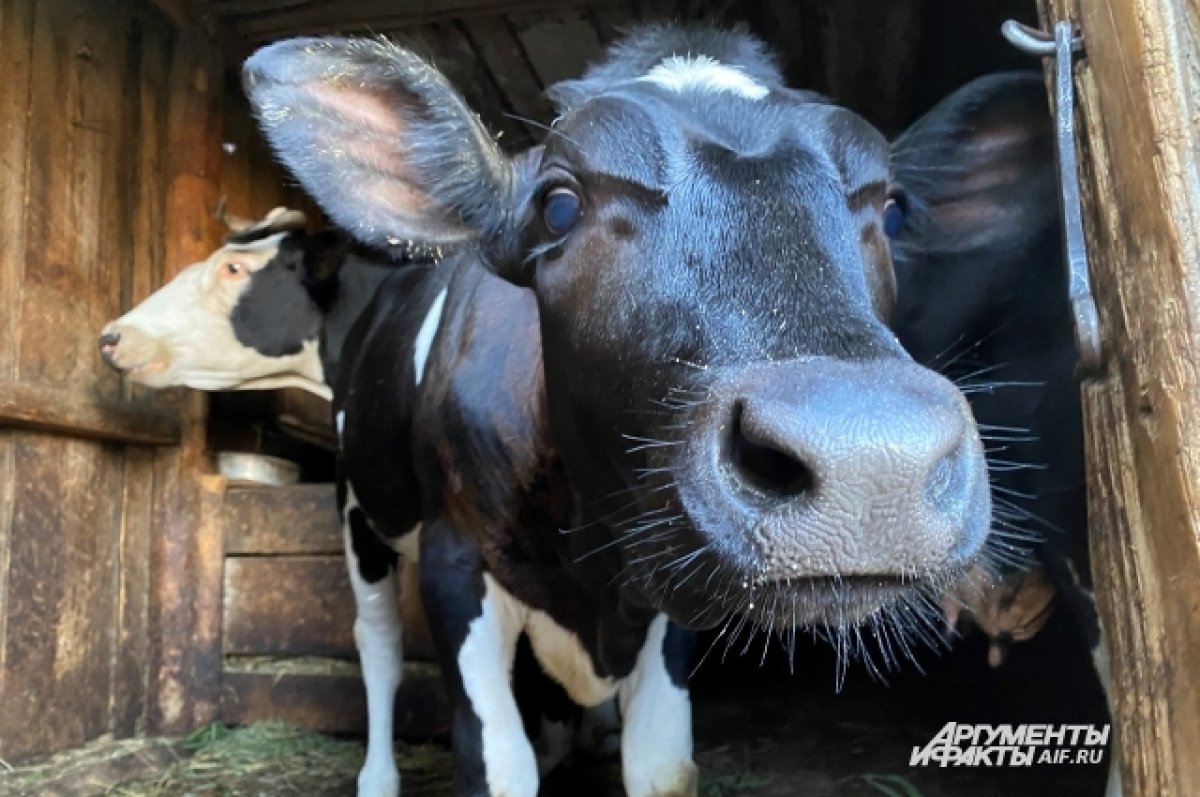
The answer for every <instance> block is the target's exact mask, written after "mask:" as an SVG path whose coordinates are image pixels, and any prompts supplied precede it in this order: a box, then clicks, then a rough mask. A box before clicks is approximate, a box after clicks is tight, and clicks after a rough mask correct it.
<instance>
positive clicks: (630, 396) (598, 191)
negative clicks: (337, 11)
mask: <svg viewBox="0 0 1200 797" xmlns="http://www.w3.org/2000/svg"><path fill="white" fill-rule="evenodd" d="M245 82H246V87H247V90H248V92H249V94H250V98H251V100H252V103H253V105H254V107H255V109H256V113H257V115H258V118H259V120H260V123H261V124H262V126H263V129H264V130H265V132H266V134H267V136H268V138H269V140H270V141H271V143H272V144H273V146H274V147H275V149H276V150H277V152H278V153H279V154H280V156H281V157H282V159H283V160H284V161H285V162H286V163H287V165H288V166H289V167H290V168H291V169H292V171H293V172H294V173H295V174H296V176H297V177H298V178H299V179H300V181H301V182H302V183H303V184H304V185H305V186H306V187H307V188H308V190H309V191H310V192H311V193H312V195H313V196H314V197H316V198H317V200H318V201H319V202H321V204H322V205H323V207H324V208H325V209H326V211H327V212H328V213H329V214H330V215H331V216H332V217H333V218H334V219H335V220H336V221H337V222H338V223H339V224H340V225H342V226H343V227H345V228H346V229H348V230H350V231H352V232H353V233H354V234H355V235H357V236H358V237H360V238H361V239H362V240H364V241H366V242H368V243H375V244H384V243H386V242H387V241H388V240H389V239H394V238H402V239H403V238H418V239H426V240H430V241H431V242H433V243H437V244H444V245H456V244H457V245H466V246H468V247H471V248H473V250H474V251H475V252H477V253H478V256H479V257H480V258H481V259H482V261H483V262H484V263H485V264H486V265H487V266H488V267H489V268H491V269H492V270H494V271H495V272H496V273H498V274H499V275H501V276H502V277H504V278H506V279H508V280H510V281H513V282H515V283H518V284H520V285H524V286H527V287H528V288H529V289H530V290H532V291H533V292H534V293H535V294H536V297H537V301H538V306H539V309H540V316H541V325H542V345H543V348H544V366H545V380H546V393H547V401H548V407H549V412H550V416H551V417H550V421H551V428H552V430H553V433H554V436H555V440H556V443H557V445H558V446H559V448H560V451H561V455H562V457H563V460H564V462H565V464H566V467H567V469H568V473H569V475H570V477H571V482H572V486H573V488H574V489H575V490H576V491H577V497H578V499H579V501H578V505H579V507H580V518H579V520H580V524H581V527H580V528H579V529H578V530H577V531H574V532H572V535H573V536H574V538H575V539H577V540H579V541H580V542H579V543H578V545H577V546H576V549H577V550H576V553H577V555H578V556H579V557H586V556H590V555H592V554H593V553H595V555H597V556H601V557H606V556H613V557H617V558H619V559H620V563H621V565H622V566H623V567H624V573H625V574H626V576H627V577H628V579H629V585H630V586H631V587H632V588H633V590H634V592H635V594H636V595H637V596H640V597H641V598H643V599H644V600H645V602H646V604H647V605H651V606H655V607H659V608H662V609H664V610H666V611H667V612H669V613H670V614H671V616H672V617H673V618H674V619H676V620H678V621H680V622H682V623H685V624H689V625H693V626H702V625H706V624H711V623H714V622H717V621H718V620H719V618H721V617H723V616H726V615H728V614H730V613H733V614H742V615H749V616H751V617H752V618H753V620H755V621H756V622H758V623H761V624H763V625H776V626H785V625H786V626H791V625H794V624H801V623H810V622H830V623H835V624H838V625H842V624H846V623H849V622H853V621H857V620H861V619H864V618H869V619H871V620H872V621H879V622H881V623H882V622H884V620H883V618H884V615H885V613H884V612H882V611H881V610H882V608H883V607H885V606H887V605H890V604H895V603H896V602H897V601H898V600H900V599H903V598H906V597H909V598H911V597H913V596H914V595H915V594H916V592H917V591H918V589H919V588H921V587H924V586H931V587H932V588H933V589H934V590H935V591H936V590H937V589H939V588H940V587H942V586H944V585H945V584H946V583H947V582H948V579H949V578H951V577H952V576H954V575H956V574H957V573H959V572H960V571H961V570H962V569H963V568H965V567H966V566H968V565H969V564H970V563H972V562H973V560H975V559H976V558H977V557H978V556H979V554H980V551H981V548H982V547H983V545H984V541H985V538H986V537H987V534H988V529H989V524H990V501H989V495H988V480H987V470H986V467H985V462H984V457H983V451H982V448H981V446H980V442H979V437H978V435H977V433H976V429H975V425H974V422H973V420H972V417H971V413H970V410H969V408H968V406H967V404H966V402H965V401H964V400H963V397H962V396H961V395H960V394H959V392H958V391H957V390H956V389H955V388H954V386H953V385H952V384H950V383H949V382H948V381H946V380H945V379H943V378H942V377H940V376H938V375H936V374H934V373H933V372H931V371H929V370H927V369H925V368H922V367H919V366H917V365H916V364H914V363H913V362H912V360H911V359H910V358H909V357H908V356H907V355H906V354H905V353H904V351H903V350H902V349H901V347H900V346H899V345H898V343H897V342H896V339H895V338H894V337H893V335H892V334H891V332H890V331H889V330H888V327H887V325H886V323H885V322H886V320H887V317H888V314H889V311H890V308H891V306H892V302H893V292H894V280H893V269H892V259H893V255H894V253H895V252H898V251H900V249H899V248H898V247H897V238H903V236H904V235H905V230H904V227H905V214H906V213H910V212H911V213H916V212H918V211H921V212H924V211H925V210H928V211H929V213H928V214H925V215H924V216H923V222H922V223H923V224H924V225H936V224H938V223H939V222H938V219H937V218H936V214H937V212H938V211H939V209H938V208H925V207H924V206H923V205H922V202H921V197H920V196H913V195H908V194H906V193H905V189H904V187H905V184H906V182H907V181H908V179H909V177H910V176H911V175H918V174H919V175H920V176H921V178H922V179H923V180H928V179H929V178H930V175H931V174H933V173H934V172H936V170H937V169H938V168H939V164H938V162H937V158H938V157H940V156H943V155H945V153H946V152H947V151H953V150H954V148H955V147H956V146H966V145H967V144H968V143H970V142H968V140H967V139H969V138H971V137H979V138H983V137H988V136H993V137H995V140H996V142H997V145H996V147H995V148H994V149H995V153H994V154H1003V149H1004V143H1005V137H1006V136H1020V135H1021V134H1022V130H1021V125H1022V123H1023V121H1024V120H1022V119H1013V120H1003V121H1002V123H1001V124H999V125H997V126H995V127H996V129H986V128H981V129H975V128H973V127H972V126H971V124H970V119H972V118H974V117H975V115H976V113H977V111H979V110H980V109H986V108H988V107H990V106H991V104H992V103H993V101H994V100H995V99H996V98H997V97H1000V96H1002V95H1003V94H1004V91H1005V87H1004V86H1003V85H997V86H993V87H991V88H990V89H989V90H988V91H987V92H984V93H982V94H978V95H975V96H972V97H971V98H969V100H963V99H962V98H960V99H959V100H958V102H959V104H960V106H961V107H960V108H959V111H960V112H961V115H963V116H964V118H965V122H964V124H963V125H960V126H959V127H956V128H954V129H953V135H954V136H958V137H959V140H958V141H953V140H946V141H941V140H939V141H928V140H921V139H920V137H917V138H916V139H912V140H909V141H907V143H906V146H907V147H908V148H909V153H908V154H909V157H908V158H907V159H906V160H905V161H904V162H905V164H906V170H904V171H901V170H898V169H896V168H895V166H894V161H893V157H892V153H891V152H890V148H889V145H888V142H887V141H886V140H885V139H884V137H883V136H882V135H881V134H880V133H879V132H878V131H876V130H875V129H874V128H873V127H871V125H869V124H868V123H867V122H865V121H864V120H863V119H862V118H860V117H859V116H857V115H855V114H854V113H851V112H850V111H848V110H845V109H843V108H839V107H837V106H835V105H832V104H829V103H827V102H824V101H822V100H821V99H820V98H818V97H815V96H814V95H812V94H807V93H801V92H797V91H793V90H790V89H788V88H786V87H785V86H784V85H783V84H782V81H781V78H780V76H779V73H778V71H777V69H776V68H775V66H774V65H773V64H772V63H771V61H770V59H769V58H767V57H766V56H764V54H763V53H762V50H761V47H760V45H759V44H758V43H757V42H756V41H755V40H753V39H750V38H748V37H744V36H738V35H733V34H726V33H719V32H715V31H712V30H699V31H679V30H675V29H670V28H653V29H649V30H647V31H644V32H642V33H640V34H637V35H635V36H633V37H632V38H630V39H627V40H626V41H625V42H624V43H622V44H620V45H618V46H617V47H616V48H615V49H614V50H613V51H612V53H611V54H610V57H609V60H608V61H606V62H605V63H603V64H601V65H599V66H597V67H595V68H593V69H592V70H590V71H589V73H588V74H587V75H586V76H585V77H584V78H583V79H581V80H579V81H572V82H567V83H564V84H559V85H558V86H556V87H554V89H553V90H552V94H553V96H554V98H555V100H556V102H557V103H558V109H559V112H560V116H559V118H558V119H557V121H556V122H555V124H554V126H553V130H552V131H551V132H550V134H549V135H548V137H547V138H546V141H545V143H544V147H543V148H541V149H540V150H537V151H535V152H534V153H532V154H527V155H526V156H525V157H521V158H517V159H510V158H509V157H507V156H505V155H504V154H503V153H502V152H501V151H500V150H499V149H498V148H497V147H496V145H495V143H494V142H493V140H492V138H491V137H490V136H489V135H488V133H487V131H486V130H485V129H484V127H483V126H482V124H481V123H480V121H479V119H478V118H477V117H476V115H475V114H474V113H472V111H471V110H470V108H468V107H467V106H466V105H465V104H464V102H463V100H462V99H461V97H460V96H459V95H458V94H457V93H456V92H455V91H454V89H453V88H452V87H451V85H450V84H449V83H448V82H447V80H446V78H445V77H444V76H442V75H441V74H440V73H439V72H438V71H436V70H435V69H434V68H433V67H431V66H430V65H428V64H427V63H425V62H424V61H422V60H421V59H420V58H418V57H417V56H415V55H414V54H412V53H411V52H409V51H408V50H406V49H403V48H401V47H398V46H396V45H394V44H392V43H389V42H387V41H384V40H380V39H343V38H331V39H296V40H289V41H284V42H280V43H277V44H274V45H271V46H269V47H267V48H265V49H263V50H261V51H259V52H258V53H257V54H256V55H254V56H253V57H252V58H251V59H250V60H249V61H248V62H247V64H246V68H245ZM980 118H986V115H982V116H980ZM947 135H949V134H947ZM980 149H981V150H983V151H985V152H986V151H987V149H988V148H987V147H986V146H983V147H980ZM922 151H925V152H928V153H929V156H928V158H927V159H923V158H922V157H921V155H920V153H921V152H922ZM1019 169H1020V167H1019V165H1012V166H1011V169H1010V167H1009V165H1007V164H1001V163H999V162H998V161H997V160H996V158H995V157H992V158H990V159H989V158H986V157H985V158H983V159H982V160H981V162H980V163H979V164H978V168H977V169H974V170H971V171H968V172H967V173H965V174H961V175H958V177H959V178H960V179H961V181H962V185H961V189H962V194H961V199H962V201H961V202H959V203H947V204H946V205H945V207H946V208H947V212H948V213H950V214H953V216H954V218H953V220H954V221H956V222H960V221H961V222H964V223H965V222H971V221H972V220H974V222H975V223H978V224H991V223H992V221H991V218H992V216H989V215H988V213H987V212H986V211H987V210H988V208H987V207H986V203H987V202H988V201H990V194H989V193H988V186H989V184H990V182H991V181H993V180H1004V179H1011V178H1013V177H1014V175H1015V173H1016V172H1018V171H1019ZM995 232H996V233H998V234H1009V235H1016V234H1018V233H1019V230H995ZM906 245H908V246H919V240H917V239H916V238H914V239H913V240H911V241H909V242H908V243H907V244H906ZM613 537H615V538H616V539H617V541H618V542H617V544H614V545H605V543H606V542H607V541H608V540H609V539H612V538H613Z"/></svg>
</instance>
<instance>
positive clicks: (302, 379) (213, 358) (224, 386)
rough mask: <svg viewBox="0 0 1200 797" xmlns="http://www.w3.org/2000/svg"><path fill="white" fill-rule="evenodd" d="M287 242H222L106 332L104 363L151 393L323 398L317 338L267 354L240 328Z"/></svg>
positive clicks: (272, 238)
mask: <svg viewBox="0 0 1200 797" xmlns="http://www.w3.org/2000/svg"><path fill="white" fill-rule="evenodd" d="M285 236H286V233H277V234H275V235H272V236H269V237H267V238H264V239H261V240H258V241H254V242H251V243H248V244H232V243H231V244H226V245H225V246H223V247H221V248H220V249H218V250H217V251H215V252H213V253H212V255H210V256H209V257H208V259H207V260H204V261H202V262H200V263H194V264H192V265H191V266H188V267H187V268H186V269H184V270H183V271H182V272H180V273H179V275H178V276H177V277H175V279H173V280H171V281H170V282H169V283H167V284H166V285H164V286H163V287H162V288H160V289H159V290H157V291H155V292H154V293H153V294H151V295H150V296H149V297H148V298H147V299H146V300H145V301H143V302H142V303H141V304H139V305H137V306H135V307H134V308H133V309H132V310H130V311H129V312H128V313H126V314H125V315H123V316H121V317H120V318H118V319H117V320H115V321H112V322H110V323H109V324H107V325H106V326H105V327H104V330H103V332H102V333H101V336H100V352H101V354H102V355H103V357H104V359H105V360H106V361H107V362H108V363H109V365H111V366H112V367H113V368H115V369H117V370H118V371H120V372H121V373H122V374H123V375H124V376H125V377H126V378H127V379H129V380H130V381H132V382H136V383H138V384H142V385H146V386H148V387H154V388H163V387H175V386H185V387H191V388H196V389H198V390H246V389H265V388H274V387H284V386H299V387H304V388H307V389H309V390H311V391H313V392H316V393H319V394H321V395H327V393H328V388H327V387H325V385H324V376H323V372H322V369H321V362H320V357H319V356H318V342H317V336H316V335H313V336H312V337H311V339H303V340H296V341H295V342H294V345H292V346H288V347H285V348H286V350H283V351H279V350H268V351H264V350H263V347H261V346H256V345H255V341H254V340H253V339H250V338H248V336H247V334H246V330H245V324H244V323H239V321H242V320H244V317H245V307H244V305H245V302H244V300H245V299H246V298H247V294H248V292H249V288H250V286H251V284H252V283H253V282H254V277H255V276H256V275H258V274H260V273H262V272H263V270H264V269H265V268H266V267H267V266H268V264H270V263H272V262H273V261H275V260H276V258H277V256H278V255H279V254H280V244H281V242H282V240H283V238H284V237H285ZM240 305H241V306H242V309H241V315H240V317H239V306H240ZM239 333H240V334H239Z"/></svg>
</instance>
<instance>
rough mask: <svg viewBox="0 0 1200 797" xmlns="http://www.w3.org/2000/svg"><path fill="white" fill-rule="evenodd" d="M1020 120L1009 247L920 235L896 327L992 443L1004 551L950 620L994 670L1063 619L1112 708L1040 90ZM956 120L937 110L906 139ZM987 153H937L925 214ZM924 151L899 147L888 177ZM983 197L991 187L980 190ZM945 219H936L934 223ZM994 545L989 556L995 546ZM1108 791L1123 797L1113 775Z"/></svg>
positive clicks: (943, 231) (962, 593) (995, 211)
mask: <svg viewBox="0 0 1200 797" xmlns="http://www.w3.org/2000/svg"><path fill="white" fill-rule="evenodd" d="M1025 102H1026V104H1027V106H1028V107H1027V109H1026V111H1025V112H1024V113H1026V114H1027V115H1031V116H1032V115H1036V116H1037V117H1038V118H1039V121H1038V124H1037V126H1036V127H1029V128H1027V131H1026V132H1028V133H1031V134H1034V135H1031V137H1030V139H1029V142H1030V146H1029V149H1028V151H1027V152H1026V153H1025V156H1024V157H1025V158H1027V159H1028V161H1029V163H1031V164H1035V163H1036V164H1038V168H1036V169H1033V168H1031V169H1028V170H1023V171H1022V175H1023V179H1021V180H1019V181H1011V182H1009V183H1007V184H1006V186H1005V190H1006V193H1003V194H1001V193H999V192H993V197H992V201H993V202H994V207H993V208H992V215H993V219H995V220H997V221H999V220H1003V224H1000V225H999V226H998V227H997V228H996V229H998V230H1006V229H1009V228H1010V227H1011V228H1014V229H1020V230H1021V235H1020V236H1017V237H1014V238H1012V239H1011V240H1010V241H1009V244H1008V245H1007V246H995V245H994V244H993V242H992V241H991V240H989V237H988V235H989V233H990V230H989V227H988V225H963V226H959V227H950V226H942V227H941V228H940V229H938V228H930V229H928V230H927V231H926V232H925V234H924V236H923V245H922V247H921V251H920V253H919V254H918V255H916V256H902V257H899V258H896V276H897V281H898V283H899V286H900V288H899V291H898V297H897V304H896V310H895V313H894V316H893V320H892V327H893V329H894V331H895V332H896V335H897V337H898V338H899V339H900V341H901V343H903V345H904V346H905V348H906V349H907V350H908V351H909V352H910V353H911V354H912V356H913V357H914V358H915V359H916V360H917V362H920V363H922V364H925V365H927V366H929V367H931V368H934V369H936V370H938V371H939V372H940V373H943V374H944V375H946V376H948V377H949V378H950V379H951V380H952V381H954V382H955V383H956V384H957V385H959V386H960V387H961V389H962V390H963V391H964V393H965V394H966V395H967V398H968V400H969V402H970V404H971V408H972V412H973V414H974V416H975V419H976V421H977V423H978V424H979V427H980V429H981V430H982V431H983V436H984V438H985V441H986V443H987V446H988V449H989V451H988V457H989V460H990V463H989V464H990V471H991V480H992V492H993V500H994V522H993V527H994V531H993V533H994V534H997V535H1004V536H1007V538H1008V539H1007V542H1008V550H1007V551H1006V552H1005V554H1004V555H1002V556H994V557H992V561H991V563H990V564H991V565H992V566H991V567H988V568H982V567H976V568H974V569H973V570H972V572H971V574H970V576H969V577H968V578H964V579H962V580H960V581H959V583H957V584H956V585H955V587H954V588H952V589H951V590H950V591H949V593H948V595H947V596H946V600H945V603H946V609H947V612H946V614H947V620H948V623H949V624H950V625H951V626H953V625H955V624H957V622H958V621H959V619H960V618H963V619H970V620H971V621H973V622H974V623H975V624H976V625H978V626H979V627H980V628H981V630H983V631H984V632H985V633H986V634H987V636H988V637H989V643H990V644H989V653H988V656H989V662H990V663H991V664H993V666H998V665H999V664H1000V662H1001V661H1003V658H1004V656H1005V655H1006V654H1007V652H1008V649H1009V647H1010V645H1011V644H1012V643H1013V642H1018V641H1021V640H1023V639H1028V638H1029V637H1031V636H1033V635H1034V634H1036V633H1037V631H1038V630H1040V629H1041V627H1042V626H1043V625H1044V623H1045V621H1046V619H1047V617H1048V616H1049V613H1050V611H1051V610H1057V611H1062V612H1064V613H1066V615H1067V616H1068V617H1069V618H1070V623H1069V625H1070V626H1071V627H1072V628H1073V629H1074V630H1075V632H1076V634H1077V638H1078V639H1077V641H1078V644H1079V645H1080V646H1081V647H1083V648H1084V649H1086V650H1088V651H1089V652H1090V653H1091V656H1092V661H1093V665H1094V667H1095V670H1096V674H1097V677H1098V679H1099V682H1100V685H1101V687H1102V688H1103V690H1104V692H1105V695H1106V696H1107V697H1108V701H1109V710H1110V712H1111V709H1112V699H1111V690H1110V679H1109V665H1108V652H1107V646H1106V644H1105V641H1104V635H1103V632H1102V628H1101V625H1100V619H1099V614H1098V612H1097V608H1096V602H1095V595H1094V592H1093V587H1092V581H1091V568H1090V563H1089V559H1088V526H1087V500H1086V490H1085V467H1084V454H1083V417H1082V406H1081V401H1080V393H1079V385H1078V381H1077V375H1076V362H1077V353H1076V349H1075V339H1074V332H1073V316H1072V313H1071V307H1070V303H1069V300H1068V295H1067V291H1066V289H1065V284H1066V277H1065V273H1064V265H1063V264H1064V262H1065V258H1064V251H1063V243H1062V216H1061V209H1060V205H1059V198H1058V191H1059V185H1058V179H1057V172H1056V170H1055V168H1054V166H1055V162H1054V158H1055V155H1054V141H1053V134H1054V131H1053V128H1052V125H1051V121H1050V114H1049V111H1048V109H1047V103H1046V98H1045V94H1044V91H1041V90H1039V89H1038V88H1037V87H1035V86H1034V85H1033V84H1032V83H1031V84H1030V86H1029V90H1028V92H1027V94H1026V96H1025ZM954 123H955V122H954V120H953V119H951V118H947V117H946V116H945V115H944V114H942V113H941V112H940V111H939V110H938V109H935V110H934V111H933V112H931V113H930V114H928V115H927V116H926V117H924V118H923V119H922V120H920V121H918V122H917V123H916V124H915V125H913V127H912V128H910V130H909V132H908V133H906V134H905V137H907V136H915V137H917V138H929V131H930V130H932V129H937V128H940V127H943V126H946V125H948V124H949V125H953V124H954ZM981 155H983V153H980V152H977V151H971V150H961V151H957V152H953V153H951V152H946V153H943V156H942V158H941V164H942V166H941V172H940V173H935V172H929V173H928V174H927V175H925V177H926V178H928V180H924V179H923V182H922V183H921V185H920V187H918V188H917V189H916V193H918V194H919V195H920V196H922V197H923V198H924V201H925V202H928V203H930V204H932V205H933V206H935V207H936V206H940V205H944V204H945V205H950V206H955V205H957V204H958V203H960V202H961V201H962V194H961V188H958V187H954V186H955V181H956V178H963V179H969V175H970V166H969V164H970V163H971V162H973V161H974V160H975V159H977V158H979V157H980V156H981ZM924 157H928V155H927V153H924V152H921V151H918V150H916V149H915V148H910V147H908V146H906V144H905V138H904V137H902V138H901V140H900V141H899V142H898V143H897V146H896V158H897V161H898V162H899V166H898V168H900V169H902V170H903V169H904V166H903V162H904V161H905V160H906V159H907V158H916V159H920V158H924ZM980 188H982V189H987V188H988V186H986V185H982V186H980ZM942 215H943V217H945V215H946V214H944V213H943V214H942ZM997 547H999V546H997ZM1107 794H1108V795H1109V796H1110V797H1113V796H1114V795H1118V794H1120V782H1119V778H1118V777H1117V771H1116V768H1115V767H1113V768H1112V769H1111V770H1110V776H1109V785H1108V791H1107Z"/></svg>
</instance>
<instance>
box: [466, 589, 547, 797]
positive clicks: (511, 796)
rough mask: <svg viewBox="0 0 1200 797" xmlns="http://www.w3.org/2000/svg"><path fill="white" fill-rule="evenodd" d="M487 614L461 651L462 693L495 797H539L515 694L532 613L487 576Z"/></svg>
mask: <svg viewBox="0 0 1200 797" xmlns="http://www.w3.org/2000/svg"><path fill="white" fill-rule="evenodd" d="M483 583H484V593H483V613H482V614H481V615H480V616H479V617H476V618H475V619H474V620H472V621H471V624H470V626H468V628H467V637H466V639H465V640H463V644H462V647H461V648H459V651H458V669H459V673H460V674H461V675H462V681H463V689H464V691H465V692H466V693H467V697H468V698H469V699H470V701H471V707H472V708H473V709H474V710H475V715H476V716H477V717H479V722H480V724H481V725H482V728H483V764H484V768H485V771H486V773H487V784H488V792H489V793H490V795H491V797H536V795H537V790H538V767H537V759H536V757H535V756H534V753H533V745H531V744H530V743H529V738H528V737H527V736H526V735H525V728H524V726H523V725H522V723H521V714H520V712H519V711H518V710H517V701H516V698H515V697H514V696H513V692H512V662H513V654H514V652H515V651H516V645H517V638H518V637H519V636H520V635H521V630H522V629H523V628H524V625H525V620H526V617H527V614H528V610H527V609H526V608H525V607H524V606H523V605H522V604H521V603H520V602H519V601H517V600H515V599H514V598H513V597H512V596H511V595H509V594H508V593H507V592H506V591H505V590H504V588H503V587H501V586H500V585H499V584H497V583H496V581H495V580H494V579H493V578H492V577H491V575H489V574H487V573H485V574H484V576H483Z"/></svg>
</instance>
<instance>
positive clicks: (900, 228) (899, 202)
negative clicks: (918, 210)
mask: <svg viewBox="0 0 1200 797" xmlns="http://www.w3.org/2000/svg"><path fill="white" fill-rule="evenodd" d="M907 218H908V197H906V196H905V195H904V194H903V193H900V192H895V193H893V194H892V195H891V196H889V197H888V198H887V201H886V202H884V203H883V232H884V235H886V236H887V237H888V238H895V237H897V236H898V235H900V233H902V232H904V222H905V220H906V219H907Z"/></svg>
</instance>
